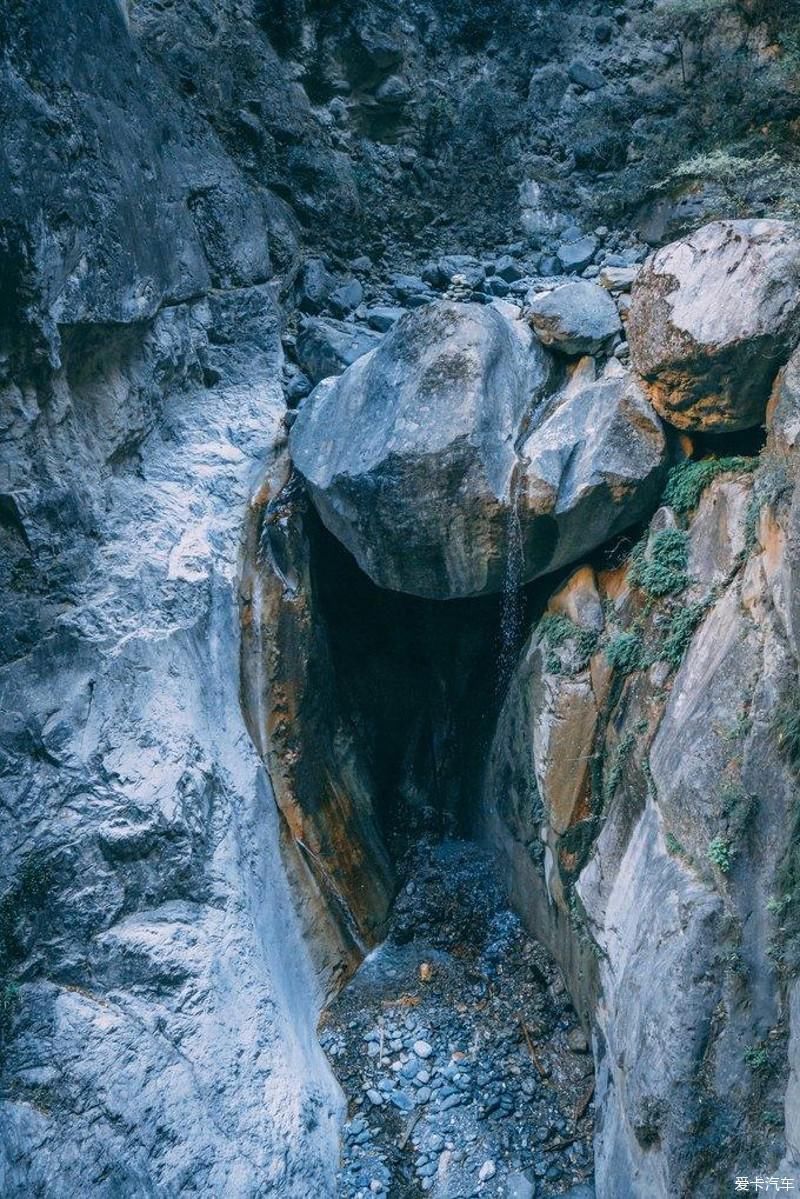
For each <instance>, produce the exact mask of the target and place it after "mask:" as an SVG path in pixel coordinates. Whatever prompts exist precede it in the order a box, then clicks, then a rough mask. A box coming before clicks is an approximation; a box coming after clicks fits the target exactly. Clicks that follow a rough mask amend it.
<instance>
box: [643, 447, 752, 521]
mask: <svg viewBox="0 0 800 1199" xmlns="http://www.w3.org/2000/svg"><path fill="white" fill-rule="evenodd" d="M757 465H758V459H757V458H742V457H731V458H703V459H702V461H700V462H690V461H687V462H679V463H678V465H677V466H673V468H672V470H671V471H670V472H669V476H668V478H667V485H666V487H665V488H664V503H665V504H669V506H670V508H673V509H674V510H675V511H676V512H678V513H679V514H680V515H685V514H686V513H687V512H691V511H692V510H693V509H694V508H696V507H697V505H698V504H699V503H700V497H701V495H702V494H703V492H704V491H705V489H706V487H708V485H709V483H712V482H713V480H714V479H716V478H717V477H718V476H719V475H725V474H730V473H731V472H732V471H736V472H741V471H752V470H755V468H756V466H757Z"/></svg>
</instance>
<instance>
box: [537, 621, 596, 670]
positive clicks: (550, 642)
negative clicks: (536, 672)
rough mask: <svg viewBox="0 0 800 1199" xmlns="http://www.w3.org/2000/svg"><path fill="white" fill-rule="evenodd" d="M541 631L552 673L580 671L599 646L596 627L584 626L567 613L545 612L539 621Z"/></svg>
mask: <svg viewBox="0 0 800 1199" xmlns="http://www.w3.org/2000/svg"><path fill="white" fill-rule="evenodd" d="M539 631H540V633H541V636H542V640H543V642H544V645H545V647H546V658H545V664H546V666H547V669H548V671H549V672H550V673H551V674H579V673H580V671H582V670H585V669H586V667H587V666H588V665H589V661H590V659H591V657H592V654H593V653H594V652H595V650H596V649H597V641H598V634H597V633H596V632H595V631H594V630H593V629H584V628H581V626H580V625H577V624H575V622H574V621H573V620H570V618H569V617H568V616H563V615H560V614H556V613H555V612H546V613H545V615H544V616H543V617H542V619H541V621H540V622H539ZM561 651H564V652H561Z"/></svg>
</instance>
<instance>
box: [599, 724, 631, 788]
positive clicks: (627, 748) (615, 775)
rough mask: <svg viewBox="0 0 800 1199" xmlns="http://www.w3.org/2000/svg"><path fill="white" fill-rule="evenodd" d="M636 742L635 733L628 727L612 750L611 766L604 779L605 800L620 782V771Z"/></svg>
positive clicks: (622, 769) (623, 767)
mask: <svg viewBox="0 0 800 1199" xmlns="http://www.w3.org/2000/svg"><path fill="white" fill-rule="evenodd" d="M635 744H636V733H635V731H634V730H633V729H630V730H629V731H628V732H627V733H626V734H625V736H624V737H623V738H622V740H621V741H620V742H619V745H617V747H616V749H615V750H614V755H613V757H612V760H611V767H610V769H609V772H608V776H607V777H606V781H605V787H604V791H605V798H606V802H608V801H609V800H611V799H613V797H614V793H615V791H616V790H617V787H618V786H619V785H620V783H621V782H622V772H623V771H624V769H625V763H626V762H627V761H628V759H629V758H630V756H631V753H632V752H633V747H634V745H635Z"/></svg>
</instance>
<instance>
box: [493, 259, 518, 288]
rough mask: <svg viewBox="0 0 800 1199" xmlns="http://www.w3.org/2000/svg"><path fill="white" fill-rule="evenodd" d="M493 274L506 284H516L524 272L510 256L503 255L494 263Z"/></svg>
mask: <svg viewBox="0 0 800 1199" xmlns="http://www.w3.org/2000/svg"><path fill="white" fill-rule="evenodd" d="M494 274H495V275H498V276H499V277H500V278H501V279H503V280H505V282H506V283H516V281H517V280H518V279H521V278H522V276H523V274H524V271H523V270H522V268H521V267H520V265H519V263H518V262H516V261H515V260H514V259H513V258H512V257H511V255H510V254H504V255H502V257H500V258H498V259H497V261H496V262H495V264H494Z"/></svg>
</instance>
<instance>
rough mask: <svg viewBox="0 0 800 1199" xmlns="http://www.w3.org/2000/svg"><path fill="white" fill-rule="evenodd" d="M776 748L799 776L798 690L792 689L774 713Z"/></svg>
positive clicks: (799, 728)
mask: <svg viewBox="0 0 800 1199" xmlns="http://www.w3.org/2000/svg"><path fill="white" fill-rule="evenodd" d="M775 732H776V734H777V738H778V746H779V748H780V751H781V753H782V754H783V756H784V758H785V759H786V761H787V762H788V763H789V765H790V766H791V768H792V770H794V771H795V772H797V773H798V774H800V688H797V689H793V690H792V692H791V693H790V694H789V695H788V696H786V697H785V698H784V699H783V700H782V701H781V703H780V704H779V705H778V708H777V710H776V712H775Z"/></svg>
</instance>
